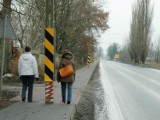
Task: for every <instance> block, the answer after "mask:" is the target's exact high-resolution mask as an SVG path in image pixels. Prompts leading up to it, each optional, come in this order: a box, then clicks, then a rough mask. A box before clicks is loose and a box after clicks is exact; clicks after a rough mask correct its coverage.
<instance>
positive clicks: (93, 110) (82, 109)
mask: <svg viewBox="0 0 160 120" xmlns="http://www.w3.org/2000/svg"><path fill="white" fill-rule="evenodd" d="M99 76H100V73H99V66H97V69H96V70H95V72H94V74H93V76H92V78H91V80H90V82H89V83H88V85H87V86H86V89H85V90H84V92H83V94H82V96H81V99H80V102H79V104H78V105H77V106H78V107H77V111H76V113H75V115H74V120H104V119H105V120H108V113H107V107H106V105H105V100H104V91H103V88H102V85H101V82H100V77H99Z"/></svg>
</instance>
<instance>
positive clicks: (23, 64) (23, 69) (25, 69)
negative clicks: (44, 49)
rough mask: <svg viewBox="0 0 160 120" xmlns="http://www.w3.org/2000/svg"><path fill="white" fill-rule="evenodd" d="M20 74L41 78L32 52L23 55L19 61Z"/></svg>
mask: <svg viewBox="0 0 160 120" xmlns="http://www.w3.org/2000/svg"><path fill="white" fill-rule="evenodd" d="M18 72H19V76H21V75H34V76H35V78H39V73H38V67H37V61H36V59H35V57H34V56H33V55H32V54H31V53H30V52H25V53H23V54H22V55H21V56H20V58H19V61H18Z"/></svg>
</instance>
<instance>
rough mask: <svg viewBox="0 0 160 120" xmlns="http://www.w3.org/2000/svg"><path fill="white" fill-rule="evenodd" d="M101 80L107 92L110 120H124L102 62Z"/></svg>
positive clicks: (106, 99)
mask: <svg viewBox="0 0 160 120" xmlns="http://www.w3.org/2000/svg"><path fill="white" fill-rule="evenodd" d="M100 73H101V82H102V86H103V88H104V92H105V101H106V102H107V107H108V113H109V115H108V117H109V120H124V118H123V115H122V113H121V110H120V107H119V104H118V102H117V99H116V97H115V94H114V91H113V88H112V85H111V83H110V81H109V78H108V76H107V73H106V72H105V69H104V68H103V66H102V63H101V62H100Z"/></svg>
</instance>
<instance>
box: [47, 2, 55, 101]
mask: <svg viewBox="0 0 160 120" xmlns="http://www.w3.org/2000/svg"><path fill="white" fill-rule="evenodd" d="M53 9H54V0H46V20H45V27H46V28H45V56H46V57H45V60H44V62H45V76H44V81H45V103H47V104H48V103H53V102H54V101H53V98H54V95H53V91H54V80H55V56H56V55H55V49H56V45H55V36H54V35H55V30H54V17H53V16H54V14H53V11H54V10H53ZM48 36H50V37H48ZM48 46H50V47H48ZM49 71H50V72H49Z"/></svg>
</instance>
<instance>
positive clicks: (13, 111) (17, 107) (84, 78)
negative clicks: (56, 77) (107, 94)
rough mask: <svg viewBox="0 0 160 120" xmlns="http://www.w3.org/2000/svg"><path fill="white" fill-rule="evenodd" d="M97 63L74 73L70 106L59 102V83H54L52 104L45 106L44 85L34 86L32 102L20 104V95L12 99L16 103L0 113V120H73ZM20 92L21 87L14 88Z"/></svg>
mask: <svg viewBox="0 0 160 120" xmlns="http://www.w3.org/2000/svg"><path fill="white" fill-rule="evenodd" d="M97 64H98V62H95V63H94V64H91V65H90V66H89V67H88V66H85V67H83V68H81V69H79V70H77V71H76V81H75V83H74V84H73V98H72V102H71V104H70V105H68V104H64V103H62V102H61V101H62V100H61V88H60V83H57V82H56V81H55V82H54V103H53V104H45V87H44V84H41V85H40V84H36V85H35V86H34V93H33V102H32V103H28V102H21V97H20V95H19V96H17V97H15V98H13V99H12V100H13V101H18V102H16V103H15V104H13V105H11V106H9V107H8V108H5V109H3V110H1V111H0V120H73V117H74V113H75V111H76V107H77V103H78V102H79V100H80V97H81V94H82V93H83V91H84V89H85V86H86V85H87V84H88V82H89V80H90V78H91V76H92V74H93V72H94V70H95V68H96V66H97ZM16 89H19V90H20V91H21V87H19V88H16Z"/></svg>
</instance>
